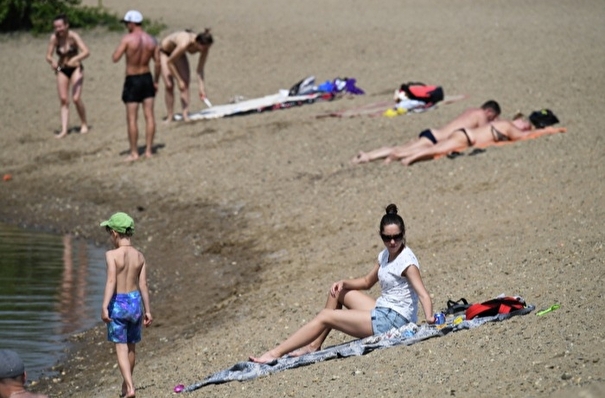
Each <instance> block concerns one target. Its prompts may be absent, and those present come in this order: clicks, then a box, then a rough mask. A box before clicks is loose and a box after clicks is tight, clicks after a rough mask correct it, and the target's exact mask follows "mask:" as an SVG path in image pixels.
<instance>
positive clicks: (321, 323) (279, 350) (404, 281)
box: [250, 204, 435, 363]
mask: <svg viewBox="0 0 605 398" xmlns="http://www.w3.org/2000/svg"><path fill="white" fill-rule="evenodd" d="M380 237H381V239H382V241H383V242H384V245H385V249H384V250H382V251H381V252H380V253H379V254H378V262H377V264H376V265H374V267H373V268H372V270H371V271H370V272H369V273H368V274H367V275H366V276H363V277H360V278H356V279H344V280H341V281H338V282H336V283H334V284H333V285H332V287H331V289H330V292H329V294H328V301H327V303H326V306H325V308H324V309H323V310H322V311H320V312H319V314H317V316H316V317H315V318H313V319H312V320H311V321H310V322H309V323H307V324H305V325H304V326H303V327H301V328H300V329H298V331H296V332H295V333H294V334H292V335H291V336H290V337H288V339H286V340H285V341H284V342H282V343H281V344H280V345H278V346H277V347H275V348H273V349H272V350H269V351H267V352H265V353H264V354H263V355H261V356H260V357H250V360H251V361H253V362H258V363H268V362H272V361H273V360H275V359H277V358H280V357H282V356H283V355H286V354H290V356H300V355H303V354H307V353H310V352H314V351H317V350H319V349H321V346H322V344H323V342H324V340H325V339H326V337H327V336H328V333H330V331H331V330H332V329H336V330H339V331H341V332H344V333H346V334H349V335H351V336H353V337H357V338H363V337H368V336H371V335H373V334H380V333H384V332H387V331H389V330H390V329H392V328H400V327H402V326H404V325H405V324H407V323H410V322H417V316H416V313H417V310H418V301H419V300H420V303H421V304H422V308H423V310H424V316H425V318H426V320H427V322H428V323H434V322H435V319H434V317H433V306H432V303H431V298H430V297H429V293H428V292H427V290H426V288H425V287H424V283H423V282H422V278H421V276H420V268H419V266H418V260H417V259H416V256H415V255H414V253H412V250H410V248H409V247H407V246H406V244H405V225H404V223H403V219H402V218H401V216H399V215H398V214H397V206H395V205H394V204H390V205H388V206H387V208H386V214H385V215H383V216H382V219H381V220H380ZM376 282H380V287H381V289H382V294H381V296H380V297H379V298H378V299H377V300H376V299H374V298H372V297H370V296H368V295H367V294H365V293H362V292H361V290H368V289H370V288H371V287H372V286H374V285H375V284H376ZM343 307H346V308H347V310H344V309H343ZM295 350H296V351H295Z"/></svg>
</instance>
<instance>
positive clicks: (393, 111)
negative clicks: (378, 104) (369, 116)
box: [382, 108, 407, 117]
mask: <svg viewBox="0 0 605 398" xmlns="http://www.w3.org/2000/svg"><path fill="white" fill-rule="evenodd" d="M404 113H407V109H405V108H390V109H387V110H386V111H384V113H383V114H382V116H386V117H395V116H399V115H403V114H404Z"/></svg>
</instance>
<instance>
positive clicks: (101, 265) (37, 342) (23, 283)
mask: <svg viewBox="0 0 605 398" xmlns="http://www.w3.org/2000/svg"><path fill="white" fill-rule="evenodd" d="M105 251H106V248H105V247H96V246H95V245H94V244H91V243H88V242H86V241H84V240H81V239H76V238H74V237H73V236H70V235H65V236H61V235H56V234H49V233H44V232H39V231H32V230H24V229H20V228H17V227H13V226H9V225H5V224H2V223H0V348H10V349H13V350H15V351H17V352H18V353H19V355H20V356H21V358H22V359H23V362H24V363H25V369H26V371H27V376H28V377H27V378H28V379H29V380H37V379H39V378H40V377H41V376H52V375H53V374H52V373H51V372H50V371H49V369H48V368H49V367H51V366H53V365H54V364H55V363H56V362H57V361H58V360H60V359H62V355H64V351H65V348H66V345H67V337H68V336H69V335H70V334H72V333H75V332H80V331H84V330H86V329H89V328H91V327H92V326H94V325H95V324H96V323H98V322H100V306H101V303H102V301H103V289H104V285H105Z"/></svg>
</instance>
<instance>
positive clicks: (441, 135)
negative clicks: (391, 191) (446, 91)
mask: <svg viewBox="0 0 605 398" xmlns="http://www.w3.org/2000/svg"><path fill="white" fill-rule="evenodd" d="M498 116H500V105H499V104H498V102H496V101H494V100H490V101H487V102H485V103H484V104H483V105H481V108H469V109H467V110H465V111H464V112H462V113H461V114H460V115H458V116H457V117H456V118H455V119H454V120H452V121H450V122H449V123H447V124H446V125H445V126H442V127H440V128H437V129H426V130H424V131H422V132H421V133H420V134H419V135H418V138H414V139H413V140H411V141H408V142H407V143H405V144H403V145H400V146H393V147H382V148H378V149H375V150H373V151H369V152H363V151H360V152H359V153H358V154H357V155H356V156H355V157H353V159H351V163H352V164H359V163H367V162H371V161H373V160H376V159H381V158H385V163H389V162H391V161H393V160H399V159H401V158H403V157H405V156H409V155H410V154H412V153H415V152H416V151H419V150H421V149H426V148H431V147H433V146H434V145H436V144H437V143H438V142H440V141H442V140H445V139H446V138H447V137H448V136H449V135H450V133H451V132H452V131H454V130H456V129H461V128H466V129H473V128H476V127H479V126H484V125H486V124H488V123H489V122H491V121H493V120H496V119H497V118H498Z"/></svg>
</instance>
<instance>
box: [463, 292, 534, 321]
mask: <svg viewBox="0 0 605 398" xmlns="http://www.w3.org/2000/svg"><path fill="white" fill-rule="evenodd" d="M525 307H526V304H525V300H524V299H523V298H522V297H519V296H500V297H496V298H494V299H491V300H488V301H484V302H483V303H477V304H472V305H471V306H469V307H468V308H467V310H466V320H467V321H468V320H471V319H473V318H475V317H483V316H493V315H498V314H508V313H510V312H513V311H516V310H521V309H523V308H525Z"/></svg>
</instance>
